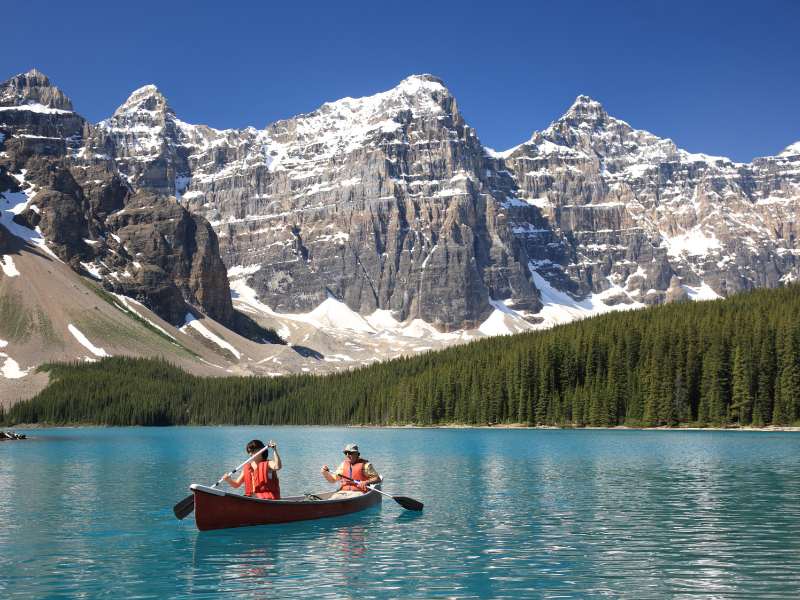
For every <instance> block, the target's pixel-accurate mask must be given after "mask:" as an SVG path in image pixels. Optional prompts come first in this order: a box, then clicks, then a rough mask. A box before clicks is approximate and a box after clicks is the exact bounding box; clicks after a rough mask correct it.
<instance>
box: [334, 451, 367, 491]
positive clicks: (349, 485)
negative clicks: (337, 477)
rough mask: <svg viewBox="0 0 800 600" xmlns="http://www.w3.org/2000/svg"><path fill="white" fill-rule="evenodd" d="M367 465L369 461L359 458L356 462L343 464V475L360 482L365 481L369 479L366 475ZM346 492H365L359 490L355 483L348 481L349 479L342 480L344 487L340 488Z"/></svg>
mask: <svg viewBox="0 0 800 600" xmlns="http://www.w3.org/2000/svg"><path fill="white" fill-rule="evenodd" d="M366 464H367V461H366V460H364V459H363V458H359V459H358V460H357V461H356V462H352V463H351V462H350V461H348V460H346V461H344V462H343V463H342V475H345V476H347V477H349V478H350V479H357V480H358V481H364V480H365V479H369V478H368V477H367V475H366V474H365V473H364V465H366ZM339 489H340V490H342V491H344V492H351V491H352V492H363V491H364V490H360V489H358V486H357V485H356V484H355V483H353V482H352V481H348V480H347V479H342V486H341V487H340V488H339Z"/></svg>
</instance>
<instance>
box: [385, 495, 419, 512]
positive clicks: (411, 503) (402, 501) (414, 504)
mask: <svg viewBox="0 0 800 600" xmlns="http://www.w3.org/2000/svg"><path fill="white" fill-rule="evenodd" d="M392 498H393V499H394V501H395V502H397V503H398V504H399V505H400V506H402V507H403V508H405V509H407V510H417V511H419V510H422V507H423V506H425V505H424V504H422V502H420V501H419V500H414V499H413V498H406V497H405V496H392Z"/></svg>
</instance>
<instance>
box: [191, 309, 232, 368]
mask: <svg viewBox="0 0 800 600" xmlns="http://www.w3.org/2000/svg"><path fill="white" fill-rule="evenodd" d="M187 327H191V328H192V329H194V330H195V331H197V332H198V333H199V334H200V335H202V336H203V337H204V338H206V339H209V340H211V341H212V342H214V343H215V344H216V345H217V346H219V347H220V348H224V349H226V350H230V352H231V354H233V355H234V356H235V357H236V358H237V359H240V358H241V357H242V353H241V352H239V351H238V350H237V349H236V348H234V347H233V345H231V344H230V343H228V342H226V341H225V340H223V339H222V338H221V337H219V336H218V335H217V334H215V333H214V332H212V331H211V330H210V329H208V328H207V327H206V326H205V325H203V323H201V322H200V320H199V319H197V318H196V317H195V316H194V315H193V314H192V313H186V318H185V319H184V325H183V327H181V328H180V330H181V331H182V332H184V333H186V330H187Z"/></svg>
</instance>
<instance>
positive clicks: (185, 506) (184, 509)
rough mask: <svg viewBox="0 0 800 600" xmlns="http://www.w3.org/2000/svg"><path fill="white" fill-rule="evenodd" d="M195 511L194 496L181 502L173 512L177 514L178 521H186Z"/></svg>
mask: <svg viewBox="0 0 800 600" xmlns="http://www.w3.org/2000/svg"><path fill="white" fill-rule="evenodd" d="M193 510H194V494H190V495H188V496H186V498H184V499H183V500H181V501H180V502H178V503H177V504H176V505H175V506H173V507H172V512H174V513H175V517H176V518H178V519H184V518H186V517H188V516H189V515H190V514H191V513H192V511H193Z"/></svg>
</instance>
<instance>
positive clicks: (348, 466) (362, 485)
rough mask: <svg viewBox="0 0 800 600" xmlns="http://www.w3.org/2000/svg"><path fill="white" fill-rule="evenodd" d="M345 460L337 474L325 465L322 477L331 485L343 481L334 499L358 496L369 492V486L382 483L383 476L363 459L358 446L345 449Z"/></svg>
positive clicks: (347, 446)
mask: <svg viewBox="0 0 800 600" xmlns="http://www.w3.org/2000/svg"><path fill="white" fill-rule="evenodd" d="M343 452H344V457H345V458H344V460H343V461H342V464H340V465H339V468H338V469H336V472H335V473H331V470H330V468H329V467H328V465H323V467H322V476H323V477H325V479H327V480H328V481H330V482H331V483H336V482H337V481H339V480H341V485H340V487H339V490H338V491H337V492H336V493H335V494H334V495H333V496H331V499H334V498H347V497H350V496H357V495H359V494H363V493H365V492H367V491H369V488H368V487H367V486H368V485H374V484H376V483H380V482H381V476H380V475H379V474H378V471H376V470H375V467H374V466H372V463H371V462H369V461H367V460H364V459H363V458H361V454H360V452H359V450H358V446H357V445H356V444H347V445H346V446H345V447H344V450H343Z"/></svg>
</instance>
